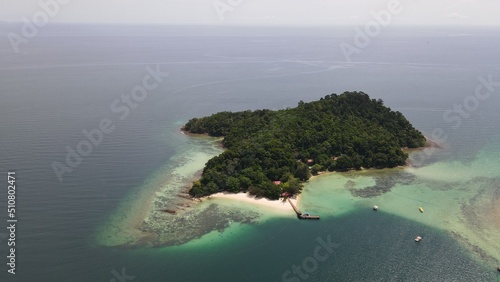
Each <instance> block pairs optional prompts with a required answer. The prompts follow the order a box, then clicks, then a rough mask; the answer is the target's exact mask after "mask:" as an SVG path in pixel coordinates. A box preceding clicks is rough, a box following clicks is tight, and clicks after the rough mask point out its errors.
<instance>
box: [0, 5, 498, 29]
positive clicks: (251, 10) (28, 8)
mask: <svg viewBox="0 0 500 282" xmlns="http://www.w3.org/2000/svg"><path fill="white" fill-rule="evenodd" d="M49 1H56V0H1V1H0V20H1V21H17V22H19V21H21V19H22V18H23V17H27V18H31V17H32V16H33V14H34V13H35V12H37V11H39V10H40V9H41V8H40V6H39V2H49ZM58 1H61V2H62V1H63V0H58ZM64 1H69V3H68V4H66V5H61V7H60V12H59V13H57V15H56V16H55V17H54V18H53V19H52V21H53V22H89V23H144V24H223V25H241V24H245V25H339V24H342V25H357V24H363V23H365V22H366V21H367V20H369V19H370V18H371V14H370V13H371V12H372V11H379V10H382V9H385V8H386V7H387V4H388V2H390V1H398V0H383V1H381V0H342V1H331V0H330V1H327V0H64ZM399 2H400V3H401V5H402V6H403V7H404V10H403V12H402V13H400V14H398V15H395V16H394V19H393V24H396V25H397V24H409V25H449V24H455V25H457V24H458V25H500V16H499V15H498V12H499V11H500V1H498V0H413V1H412V0H399ZM215 7H218V8H219V11H218V12H217V10H216V8H215Z"/></svg>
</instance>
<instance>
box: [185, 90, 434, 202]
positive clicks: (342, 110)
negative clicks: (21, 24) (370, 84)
mask: <svg viewBox="0 0 500 282" xmlns="http://www.w3.org/2000/svg"><path fill="white" fill-rule="evenodd" d="M183 129H184V130H185V131H187V132H190V133H200V134H208V135H210V136H223V137H224V140H223V145H224V147H225V148H226V150H225V151H224V152H223V153H222V154H220V155H219V156H216V157H214V158H212V159H210V160H209V161H208V162H207V163H206V166H205V168H204V170H203V174H202V177H201V179H200V180H197V181H195V182H194V183H193V187H192V188H191V190H190V194H191V195H193V196H195V197H201V196H206V195H210V194H213V193H217V192H219V191H228V192H234V193H237V192H241V191H249V192H250V193H251V194H254V195H257V196H259V197H266V198H269V199H277V198H279V196H280V194H282V193H283V192H287V193H289V194H296V193H299V192H300V190H301V189H302V182H303V181H306V180H307V179H309V177H310V176H311V173H313V174H316V173H318V172H320V171H325V170H328V171H345V170H349V169H360V168H361V167H364V168H372V167H373V168H386V167H395V166H399V165H404V164H405V161H406V159H407V158H408V155H407V154H406V153H404V152H403V151H402V150H401V148H404V147H408V148H417V147H422V146H423V145H424V144H425V137H424V136H423V135H422V133H420V132H419V131H418V130H416V129H415V128H414V127H413V126H412V125H411V124H410V122H408V120H407V119H406V118H405V117H404V116H403V115H402V114H401V113H400V112H397V111H396V112H395V111H392V110H391V109H390V108H388V107H386V106H384V103H383V101H382V100H380V99H378V100H375V99H370V97H369V96H368V95H367V94H365V93H363V92H345V93H343V94H341V95H337V94H331V95H327V96H325V97H324V98H321V99H320V100H319V101H314V102H310V103H304V102H302V101H300V102H299V104H298V106H297V107H296V108H288V109H284V110H278V111H271V110H256V111H243V112H235V113H233V112H220V113H216V114H213V115H211V116H208V117H203V118H193V119H191V120H190V121H189V122H188V123H187V124H186V125H185V126H184V127H183ZM275 181H280V182H281V183H279V182H275Z"/></svg>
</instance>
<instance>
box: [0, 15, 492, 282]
mask: <svg viewBox="0 0 500 282" xmlns="http://www.w3.org/2000/svg"><path fill="white" fill-rule="evenodd" d="M18 29H19V26H16V25H9V24H2V25H0V38H1V39H0V173H1V175H0V179H2V180H1V181H0V240H1V242H0V277H1V281H54V282H58V281H122V280H123V281H132V280H133V281H282V274H283V273H284V272H285V271H287V270H288V269H290V270H291V269H292V266H293V265H294V264H301V263H302V262H303V261H304V260H305V259H307V257H310V256H312V255H313V252H314V250H315V248H316V246H318V241H317V240H318V238H322V239H323V240H326V238H328V237H330V238H331V240H332V241H334V242H335V243H336V244H339V246H338V247H337V248H335V249H334V250H333V252H332V253H331V254H329V256H328V258H327V259H326V260H325V261H323V262H320V263H319V264H318V265H317V266H316V267H313V266H314V265H313V266H311V267H313V268H314V271H311V273H310V274H308V275H307V277H306V278H299V277H298V276H294V277H296V278H295V280H289V281H497V280H498V274H497V273H496V271H495V269H494V268H493V266H492V264H491V257H489V258H487V259H484V260H482V259H481V258H480V256H478V255H477V254H475V253H474V252H471V251H470V249H468V248H467V247H466V246H465V245H464V244H463V243H461V242H460V241H458V240H457V238H456V237H453V236H451V234H450V233H449V232H446V230H444V229H439V228H435V227H433V226H428V225H423V224H421V223H419V222H415V221H411V220H407V219H404V218H401V217H398V216H396V215H394V214H390V213H385V212H383V211H381V212H380V213H376V214H374V213H373V212H371V210H357V211H355V212H351V213H348V214H346V215H344V216H339V217H332V218H326V219H325V220H323V219H322V220H321V221H320V222H299V221H297V220H295V219H279V218H277V219H274V220H268V221H265V222H264V223H262V224H250V225H248V227H247V228H246V229H245V230H244V231H242V232H241V234H239V237H237V238H236V239H234V240H228V242H227V244H217V245H214V246H210V245H203V246H202V247H189V248H183V247H182V246H177V247H154V248H152V247H127V246H121V247H104V246H101V245H99V244H98V243H96V241H95V234H96V232H98V231H99V229H100V228H101V227H102V225H103V224H105V222H106V220H107V219H108V218H109V217H110V216H111V215H113V214H114V212H115V211H116V210H117V208H118V207H119V206H120V203H121V202H122V201H123V200H124V199H126V198H127V197H129V195H130V194H131V193H132V194H133V193H134V192H137V189H140V187H142V185H143V184H144V183H145V182H147V181H148V179H150V178H151V177H152V175H155V174H157V173H158V171H159V169H160V168H165V167H166V166H167V167H168V165H175V163H174V162H175V158H173V157H174V156H175V155H176V154H178V153H179V152H181V151H182V150H183V149H184V148H185V147H186V146H187V143H189V141H187V139H186V137H183V136H179V128H180V127H181V125H182V124H183V123H184V122H187V121H188V120H189V119H190V118H192V117H199V116H205V115H209V114H212V113H215V112H218V111H225V110H228V111H239V110H247V109H251V110H254V109H262V108H269V109H282V108H286V107H293V106H295V105H296V104H297V102H298V101H300V100H303V101H312V100H317V99H319V98H321V97H322V96H324V95H327V94H331V93H342V92H344V91H363V92H365V93H368V94H369V95H370V96H371V97H373V98H376V99H379V98H380V99H383V100H384V102H385V105H387V106H389V107H391V108H392V109H393V110H398V111H401V112H402V113H403V114H404V115H405V116H406V117H407V118H408V119H409V120H410V122H411V123H412V124H413V125H414V126H415V127H416V128H418V129H419V130H421V131H422V132H423V133H424V134H426V135H427V136H430V135H431V134H432V132H433V130H435V129H436V128H439V129H441V130H442V131H443V132H444V133H445V134H446V135H447V138H446V141H445V143H446V144H447V148H448V149H447V150H445V152H441V153H436V154H433V155H432V156H430V157H428V158H427V159H425V160H424V161H423V164H422V166H425V165H429V164H432V163H433V162H436V161H442V160H446V161H450V162H460V163H464V164H467V163H469V162H471V161H473V160H474V159H475V158H476V156H477V154H478V152H479V151H480V150H482V149H483V148H485V147H488V146H496V145H498V142H499V141H500V139H499V138H498V132H499V129H500V115H499V114H498V108H500V87H498V86H495V87H497V91H493V92H492V93H491V95H490V96H489V97H488V98H485V99H484V100H478V101H479V102H478V104H477V105H475V104H474V103H473V101H472V102H471V103H472V104H470V105H469V107H470V108H473V109H474V110H470V111H467V112H466V114H468V115H467V117H465V116H460V115H459V114H457V113H454V114H450V115H449V116H448V118H449V119H453V118H454V119H455V121H450V120H447V119H446V118H444V117H443V114H444V113H445V112H446V111H448V110H453V109H454V108H453V107H454V104H463V103H464V101H466V98H467V97H469V96H471V95H474V93H475V90H476V88H477V87H478V85H480V84H481V80H479V78H480V77H482V78H484V79H486V80H488V78H489V77H491V78H492V80H493V81H500V66H499V62H500V47H499V46H500V33H499V30H498V29H488V28H442V27H441V28H438V27H436V28H434V27H420V28H419V27H407V28H401V27H400V28H396V27H388V28H387V29H385V30H383V31H382V32H381V34H380V36H378V37H376V38H373V39H372V41H371V43H370V44H369V45H368V46H367V47H366V48H363V49H362V50H361V52H360V53H359V54H355V55H353V56H352V60H351V61H347V60H346V59H345V57H344V55H343V54H342V52H341V50H340V48H339V45H340V44H341V43H342V42H347V43H351V44H352V41H353V36H354V34H355V32H354V28H351V27H345V28H309V29H296V28H293V29H292V28H288V29H286V28H266V29H255V28H243V27H242V28H224V27H218V28H216V27H182V26H180V27H160V26H153V27H151V26H81V25H49V26H47V27H46V28H44V29H43V30H41V31H40V33H39V34H38V35H37V36H36V37H34V38H32V39H30V41H29V42H28V43H27V44H25V45H23V46H22V47H21V48H20V52H19V53H15V52H14V51H13V50H12V48H11V45H10V43H9V41H8V39H7V37H6V34H7V33H8V32H11V31H17V30H18ZM148 68H149V69H148ZM152 70H153V71H152ZM152 72H156V74H158V73H162V75H163V76H161V77H160V78H158V77H157V80H155V78H154V76H153V75H152V74H151V73H152ZM165 73H168V75H167V74H165ZM148 74H149V78H150V79H149V80H148V83H150V84H155V85H154V87H153V86H151V87H150V89H148V90H147V92H146V93H142V92H141V93H142V94H141V95H142V96H140V99H139V100H140V101H139V100H135V102H134V101H130V100H129V101H128V102H127V100H126V98H123V97H124V96H123V95H125V96H127V95H128V96H129V97H130V95H131V92H132V91H133V89H135V87H136V86H138V85H143V83H144V78H145V77H146V76H147V75H148ZM160 80H161V81H160ZM484 89H486V88H484ZM137 93H139V92H137ZM137 93H136V94H137ZM138 95H139V94H138ZM120 107H121V108H120ZM457 119H460V125H459V126H457V123H458V121H456V120H457ZM103 121H104V123H107V124H106V125H105V126H102V124H101V123H102V122H103ZM102 127H104V128H108V129H109V128H111V127H112V128H113V130H112V131H111V132H110V133H103V135H102V140H97V141H99V142H96V144H97V145H96V144H91V143H89V142H87V143H86V144H87V145H88V144H91V148H90V149H89V147H88V146H87V147H85V145H80V149H81V151H83V152H86V153H85V154H87V155H86V156H83V157H81V159H80V160H78V159H73V161H74V163H73V165H74V167H71V166H69V165H68V162H67V160H66V158H67V155H68V152H70V151H71V150H77V149H78V145H79V143H80V142H81V141H82V140H87V139H86V137H85V135H84V133H82V131H84V130H85V131H88V132H90V131H92V130H93V129H99V130H101V128H102ZM94 132H95V131H94ZM96 136H97V135H96ZM96 138H97V137H96ZM98 139H101V138H98ZM68 148H69V149H68ZM70 161H71V160H70ZM55 163H56V166H57V164H60V165H62V166H57V167H58V168H59V169H61V167H65V168H66V169H67V170H65V172H64V173H62V174H61V175H60V176H62V178H63V179H62V181H59V179H58V176H57V173H55V171H54V164H55ZM75 163H77V164H76V165H75ZM498 163H499V162H496V163H495V164H498ZM496 168H497V170H498V168H500V167H496ZM493 169H494V168H493ZM69 170H71V171H69ZM8 171H15V173H16V184H17V185H16V187H17V190H16V191H17V193H16V208H17V219H18V222H17V225H16V227H17V228H16V248H17V249H16V275H11V274H8V273H7V265H6V262H7V258H6V256H7V255H9V253H8V247H7V237H6V236H8V234H7V232H6V227H7V226H8V225H7V222H6V220H7V208H6V205H7V186H8V184H7V172H8ZM415 229H418V230H419V232H421V233H422V234H425V236H426V237H432V238H433V239H432V240H428V241H427V242H426V244H413V242H412V240H410V241H408V242H403V241H401V238H402V237H408V238H410V237H414V230H415ZM499 244H500V243H499ZM497 247H498V246H497ZM495 259H497V260H499V259H500V258H495ZM123 273H126V276H123V275H122V274H123ZM118 277H121V279H122V280H119V278H118ZM123 277H126V279H128V280H124V279H125V278H123ZM132 277H133V278H132ZM290 277H292V276H290ZM284 281H286V280H284Z"/></svg>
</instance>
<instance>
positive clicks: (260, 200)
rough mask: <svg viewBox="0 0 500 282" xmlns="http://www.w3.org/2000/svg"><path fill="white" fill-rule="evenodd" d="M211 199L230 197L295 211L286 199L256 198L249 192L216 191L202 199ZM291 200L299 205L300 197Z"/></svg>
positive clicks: (229, 198)
mask: <svg viewBox="0 0 500 282" xmlns="http://www.w3.org/2000/svg"><path fill="white" fill-rule="evenodd" d="M210 199H228V200H231V201H235V202H240V203H247V204H251V205H256V206H261V207H268V208H273V209H275V210H279V211H284V212H290V213H294V211H293V208H292V206H291V205H290V203H288V201H284V200H283V198H280V199H279V200H274V201H273V200H269V199H266V198H255V196H252V195H250V194H249V193H238V194H232V193H216V194H213V195H210V196H207V197H204V198H202V200H210ZM290 200H291V201H292V203H294V205H297V204H298V202H299V200H298V198H297V199H290Z"/></svg>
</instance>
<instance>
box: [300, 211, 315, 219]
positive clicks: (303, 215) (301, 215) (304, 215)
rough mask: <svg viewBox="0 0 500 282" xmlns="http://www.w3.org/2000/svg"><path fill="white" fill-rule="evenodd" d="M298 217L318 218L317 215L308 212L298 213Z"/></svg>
mask: <svg viewBox="0 0 500 282" xmlns="http://www.w3.org/2000/svg"><path fill="white" fill-rule="evenodd" d="M298 216H299V218H300V219H319V215H311V214H310V213H308V212H305V213H301V214H300V215H298Z"/></svg>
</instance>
